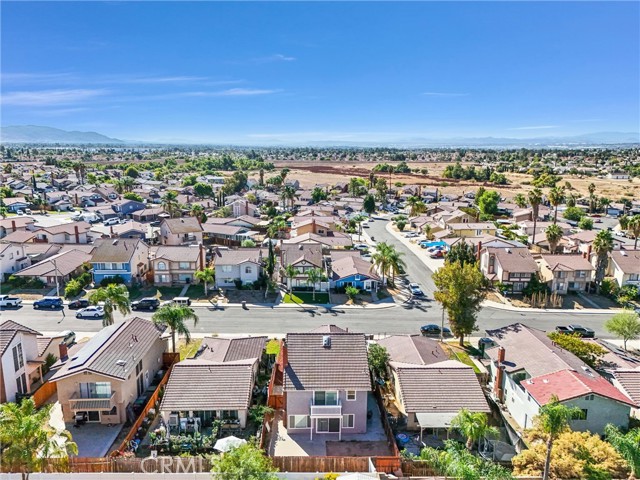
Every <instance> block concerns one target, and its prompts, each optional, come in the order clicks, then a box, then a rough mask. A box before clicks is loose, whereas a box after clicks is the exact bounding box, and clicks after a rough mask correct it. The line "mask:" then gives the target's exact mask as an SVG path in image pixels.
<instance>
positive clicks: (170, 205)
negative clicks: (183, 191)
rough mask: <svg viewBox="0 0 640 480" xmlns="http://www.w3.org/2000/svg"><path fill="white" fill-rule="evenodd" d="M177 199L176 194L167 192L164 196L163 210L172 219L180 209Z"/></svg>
mask: <svg viewBox="0 0 640 480" xmlns="http://www.w3.org/2000/svg"><path fill="white" fill-rule="evenodd" d="M177 198H178V196H177V195H176V192H167V193H165V194H164V195H163V196H162V208H163V210H164V211H165V212H167V213H168V214H169V215H170V216H171V217H173V216H174V215H175V213H176V212H177V211H178V208H179V206H178V201H177V200H176V199H177Z"/></svg>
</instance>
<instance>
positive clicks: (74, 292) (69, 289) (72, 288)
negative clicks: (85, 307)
mask: <svg viewBox="0 0 640 480" xmlns="http://www.w3.org/2000/svg"><path fill="white" fill-rule="evenodd" d="M83 287H84V286H83V285H82V283H80V282H79V281H78V280H77V279H72V280H69V282H68V283H67V286H66V287H64V296H65V298H71V297H76V296H78V295H80V293H81V292H82V290H83Z"/></svg>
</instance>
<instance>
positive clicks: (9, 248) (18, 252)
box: [0, 242, 31, 279]
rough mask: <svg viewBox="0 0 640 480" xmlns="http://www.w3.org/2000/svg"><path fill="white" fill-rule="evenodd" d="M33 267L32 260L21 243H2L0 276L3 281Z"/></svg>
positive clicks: (0, 245) (0, 248) (0, 246)
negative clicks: (30, 266)
mask: <svg viewBox="0 0 640 480" xmlns="http://www.w3.org/2000/svg"><path fill="white" fill-rule="evenodd" d="M29 265H31V259H30V258H29V257H28V256H27V254H26V253H25V250H24V245H23V244H21V243H5V242H2V243H0V275H1V276H2V277H1V278H2V279H7V278H9V276H11V275H13V274H15V273H16V272H19V271H20V270H22V269H23V268H27V267H28V266H29Z"/></svg>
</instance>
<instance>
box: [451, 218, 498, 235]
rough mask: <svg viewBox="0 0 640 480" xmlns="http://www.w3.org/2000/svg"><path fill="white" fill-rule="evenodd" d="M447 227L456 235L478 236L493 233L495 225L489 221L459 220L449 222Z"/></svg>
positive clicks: (494, 232)
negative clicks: (457, 221)
mask: <svg viewBox="0 0 640 480" xmlns="http://www.w3.org/2000/svg"><path fill="white" fill-rule="evenodd" d="M447 229H448V230H449V231H450V232H451V234H453V235H455V236H456V237H462V238H465V237H478V236H480V235H495V234H496V226H495V225H494V224H493V223H491V222H480V223H472V222H461V223H449V224H447Z"/></svg>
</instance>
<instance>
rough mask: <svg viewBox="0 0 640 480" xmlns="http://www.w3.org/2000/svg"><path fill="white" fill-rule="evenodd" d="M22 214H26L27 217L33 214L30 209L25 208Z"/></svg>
mask: <svg viewBox="0 0 640 480" xmlns="http://www.w3.org/2000/svg"><path fill="white" fill-rule="evenodd" d="M24 213H26V214H27V215H31V214H32V213H33V212H32V211H31V209H30V208H25V209H24Z"/></svg>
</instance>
